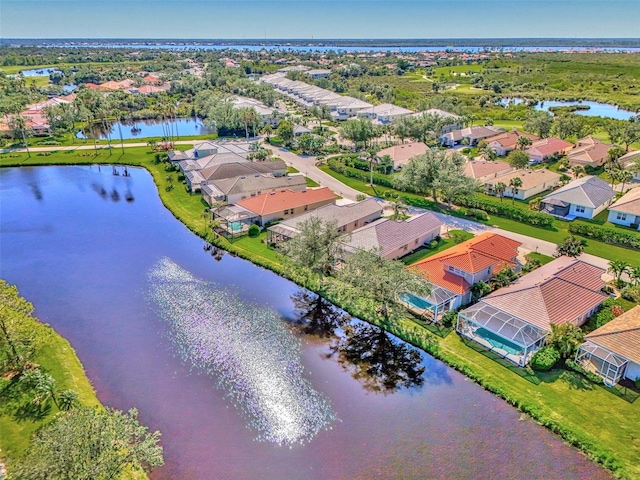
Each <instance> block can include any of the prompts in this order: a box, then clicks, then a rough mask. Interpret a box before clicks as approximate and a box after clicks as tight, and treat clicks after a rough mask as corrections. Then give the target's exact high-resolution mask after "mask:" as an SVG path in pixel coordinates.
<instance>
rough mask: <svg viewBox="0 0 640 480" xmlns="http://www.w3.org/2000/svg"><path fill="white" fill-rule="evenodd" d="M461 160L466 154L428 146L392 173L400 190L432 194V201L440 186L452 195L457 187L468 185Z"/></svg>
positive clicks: (447, 193) (449, 196)
mask: <svg viewBox="0 0 640 480" xmlns="http://www.w3.org/2000/svg"><path fill="white" fill-rule="evenodd" d="M464 163H465V158H464V157H463V156H462V155H460V154H459V153H457V152H453V153H452V152H449V151H444V150H436V149H429V150H427V151H426V152H425V153H424V154H423V155H418V156H416V157H414V158H412V159H411V160H410V161H409V163H407V164H406V165H405V166H404V167H402V170H401V171H400V173H398V174H397V175H396V176H395V177H394V185H395V187H396V188H398V189H400V190H409V191H413V192H417V193H422V194H425V195H431V197H432V198H433V199H434V200H435V201H438V191H439V190H442V191H443V192H444V193H445V194H446V196H447V197H448V198H451V194H452V193H453V192H454V191H458V190H459V188H460V187H463V188H464V186H465V185H466V186H467V187H469V186H470V185H469V182H467V180H465V179H467V177H465V175H464V172H463V169H464ZM465 182H467V183H465ZM449 183H450V185H449Z"/></svg>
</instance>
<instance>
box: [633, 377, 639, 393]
mask: <svg viewBox="0 0 640 480" xmlns="http://www.w3.org/2000/svg"><path fill="white" fill-rule="evenodd" d="M633 383H634V384H635V386H636V388H637V389H638V390H640V378H636V381H635V382H633Z"/></svg>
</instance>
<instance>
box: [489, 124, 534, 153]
mask: <svg viewBox="0 0 640 480" xmlns="http://www.w3.org/2000/svg"><path fill="white" fill-rule="evenodd" d="M520 137H526V138H528V139H529V140H531V142H532V143H533V142H535V141H536V140H539V138H538V137H536V136H535V135H532V134H531V133H524V132H518V131H517V130H515V129H514V130H512V131H511V132H504V133H500V134H498V135H495V136H493V137H489V138H486V139H485V142H487V145H489V147H491V148H492V149H493V151H494V152H496V155H498V156H499V157H504V156H505V155H507V154H508V153H509V152H511V151H513V150H515V149H516V147H517V146H518V139H520Z"/></svg>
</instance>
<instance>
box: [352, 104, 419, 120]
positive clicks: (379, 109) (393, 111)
mask: <svg viewBox="0 0 640 480" xmlns="http://www.w3.org/2000/svg"><path fill="white" fill-rule="evenodd" d="M412 113H413V111H412V110H409V109H407V108H403V107H399V106H398V105H393V104H392V103H383V104H380V105H375V106H374V107H372V108H371V109H370V110H363V111H362V112H360V113H359V114H358V115H359V116H362V117H367V118H370V119H371V120H373V121H374V122H376V123H381V124H383V125H384V124H388V123H392V122H394V121H396V120H397V119H398V118H401V117H406V116H407V115H410V114H412Z"/></svg>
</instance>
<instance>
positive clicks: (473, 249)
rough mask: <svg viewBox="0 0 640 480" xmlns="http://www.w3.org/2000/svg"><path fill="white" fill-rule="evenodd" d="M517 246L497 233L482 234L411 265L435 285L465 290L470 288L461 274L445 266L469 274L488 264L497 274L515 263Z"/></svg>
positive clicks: (460, 290)
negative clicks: (448, 270)
mask: <svg viewBox="0 0 640 480" xmlns="http://www.w3.org/2000/svg"><path fill="white" fill-rule="evenodd" d="M520 245H522V244H521V243H520V242H517V241H515V240H511V239H510V238H507V237H503V236H502V235H498V234H496V233H483V234H482V235H478V236H477V237H475V238H472V239H470V240H467V241H466V242H463V243H461V244H459V245H456V246H453V247H451V248H449V249H447V250H444V251H442V252H440V253H438V254H436V255H433V256H432V257H429V258H427V259H425V260H422V261H421V262H418V263H415V264H414V265H412V268H413V269H414V270H415V271H416V272H417V273H419V274H421V275H424V276H425V277H427V278H428V280H429V281H430V282H431V283H433V284H435V285H438V286H441V287H443V288H446V289H447V290H451V291H453V292H456V293H465V292H467V291H469V288H470V285H469V284H468V283H467V282H466V281H465V280H464V279H463V278H462V277H459V276H457V275H454V274H452V273H449V272H447V271H446V270H447V267H446V265H452V266H454V267H456V268H459V269H460V270H464V271H465V272H469V273H477V272H480V271H482V270H483V269H485V268H489V267H491V268H492V269H493V273H497V272H498V271H500V270H501V269H502V268H504V267H505V266H513V265H515V258H516V257H517V256H518V247H519V246H520Z"/></svg>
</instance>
